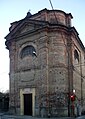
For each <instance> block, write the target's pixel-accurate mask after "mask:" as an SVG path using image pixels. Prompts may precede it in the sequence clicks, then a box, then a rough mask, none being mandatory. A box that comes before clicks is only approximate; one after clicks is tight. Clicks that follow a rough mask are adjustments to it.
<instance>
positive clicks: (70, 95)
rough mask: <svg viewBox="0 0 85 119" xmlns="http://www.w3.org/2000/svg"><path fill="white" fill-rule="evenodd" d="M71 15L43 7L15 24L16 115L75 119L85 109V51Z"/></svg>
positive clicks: (11, 44) (12, 107) (9, 41)
mask: <svg viewBox="0 0 85 119" xmlns="http://www.w3.org/2000/svg"><path fill="white" fill-rule="evenodd" d="M72 18H73V17H72V15H71V13H65V12H64V11H62V10H47V9H43V10H41V11H39V12H38V13H35V14H33V15H32V14H31V13H30V12H28V13H27V15H26V17H25V18H23V19H21V20H19V21H15V22H13V23H11V27H10V28H9V34H8V35H7V36H6V37H5V39H6V42H5V44H6V47H7V49H8V50H9V58H10V72H9V82H10V83H9V90H10V101H9V111H10V113H13V114H14V113H15V114H20V115H30V116H41V117H47V116H52V117H53V116H73V115H75V114H78V115H80V114H81V112H82V111H84V109H85V74H84V72H85V48H84V45H83V43H82V41H81V40H80V38H79V34H78V32H77V30H76V29H75V27H73V26H72V24H71V19H72Z"/></svg>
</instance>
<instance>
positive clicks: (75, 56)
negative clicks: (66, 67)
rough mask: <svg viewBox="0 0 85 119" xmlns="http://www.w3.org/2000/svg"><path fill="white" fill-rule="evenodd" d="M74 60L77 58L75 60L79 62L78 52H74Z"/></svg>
mask: <svg viewBox="0 0 85 119" xmlns="http://www.w3.org/2000/svg"><path fill="white" fill-rule="evenodd" d="M74 58H75V60H76V59H77V60H78V62H79V54H78V52H77V50H74Z"/></svg>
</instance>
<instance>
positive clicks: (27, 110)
mask: <svg viewBox="0 0 85 119" xmlns="http://www.w3.org/2000/svg"><path fill="white" fill-rule="evenodd" d="M24 115H30V116H32V94H24Z"/></svg>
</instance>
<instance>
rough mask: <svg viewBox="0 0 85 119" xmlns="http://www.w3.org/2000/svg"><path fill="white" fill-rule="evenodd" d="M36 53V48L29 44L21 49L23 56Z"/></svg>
mask: <svg viewBox="0 0 85 119" xmlns="http://www.w3.org/2000/svg"><path fill="white" fill-rule="evenodd" d="M35 54H36V50H35V48H34V47H33V46H31V45H28V46H26V47H24V48H23V49H22V50H21V54H20V56H21V58H24V57H26V56H29V55H31V56H35Z"/></svg>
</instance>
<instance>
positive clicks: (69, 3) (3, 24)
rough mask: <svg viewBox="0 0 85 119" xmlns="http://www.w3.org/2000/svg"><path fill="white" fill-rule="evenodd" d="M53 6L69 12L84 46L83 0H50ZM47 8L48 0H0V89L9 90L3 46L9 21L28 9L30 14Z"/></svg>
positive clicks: (24, 13) (12, 20)
mask: <svg viewBox="0 0 85 119" xmlns="http://www.w3.org/2000/svg"><path fill="white" fill-rule="evenodd" d="M51 2H52V5H53V8H54V9H58V10H63V11H64V12H66V13H71V14H72V16H73V19H72V26H74V27H75V28H76V30H77V32H78V33H79V37H80V39H81V41H82V43H83V44H84V46H85V39H84V36H85V32H84V25H85V10H84V9H85V8H84V7H85V0H51ZM44 8H47V9H50V10H51V9H52V8H51V5H50V2H49V0H0V91H1V92H4V91H7V90H9V65H10V64H9V51H8V50H7V49H6V46H5V40H6V39H5V38H4V37H5V36H6V35H7V34H8V33H9V27H10V23H12V22H14V21H18V20H20V19H23V18H24V17H25V16H26V14H27V12H28V11H29V10H30V12H31V14H35V13H37V12H38V11H40V10H42V9H44Z"/></svg>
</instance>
